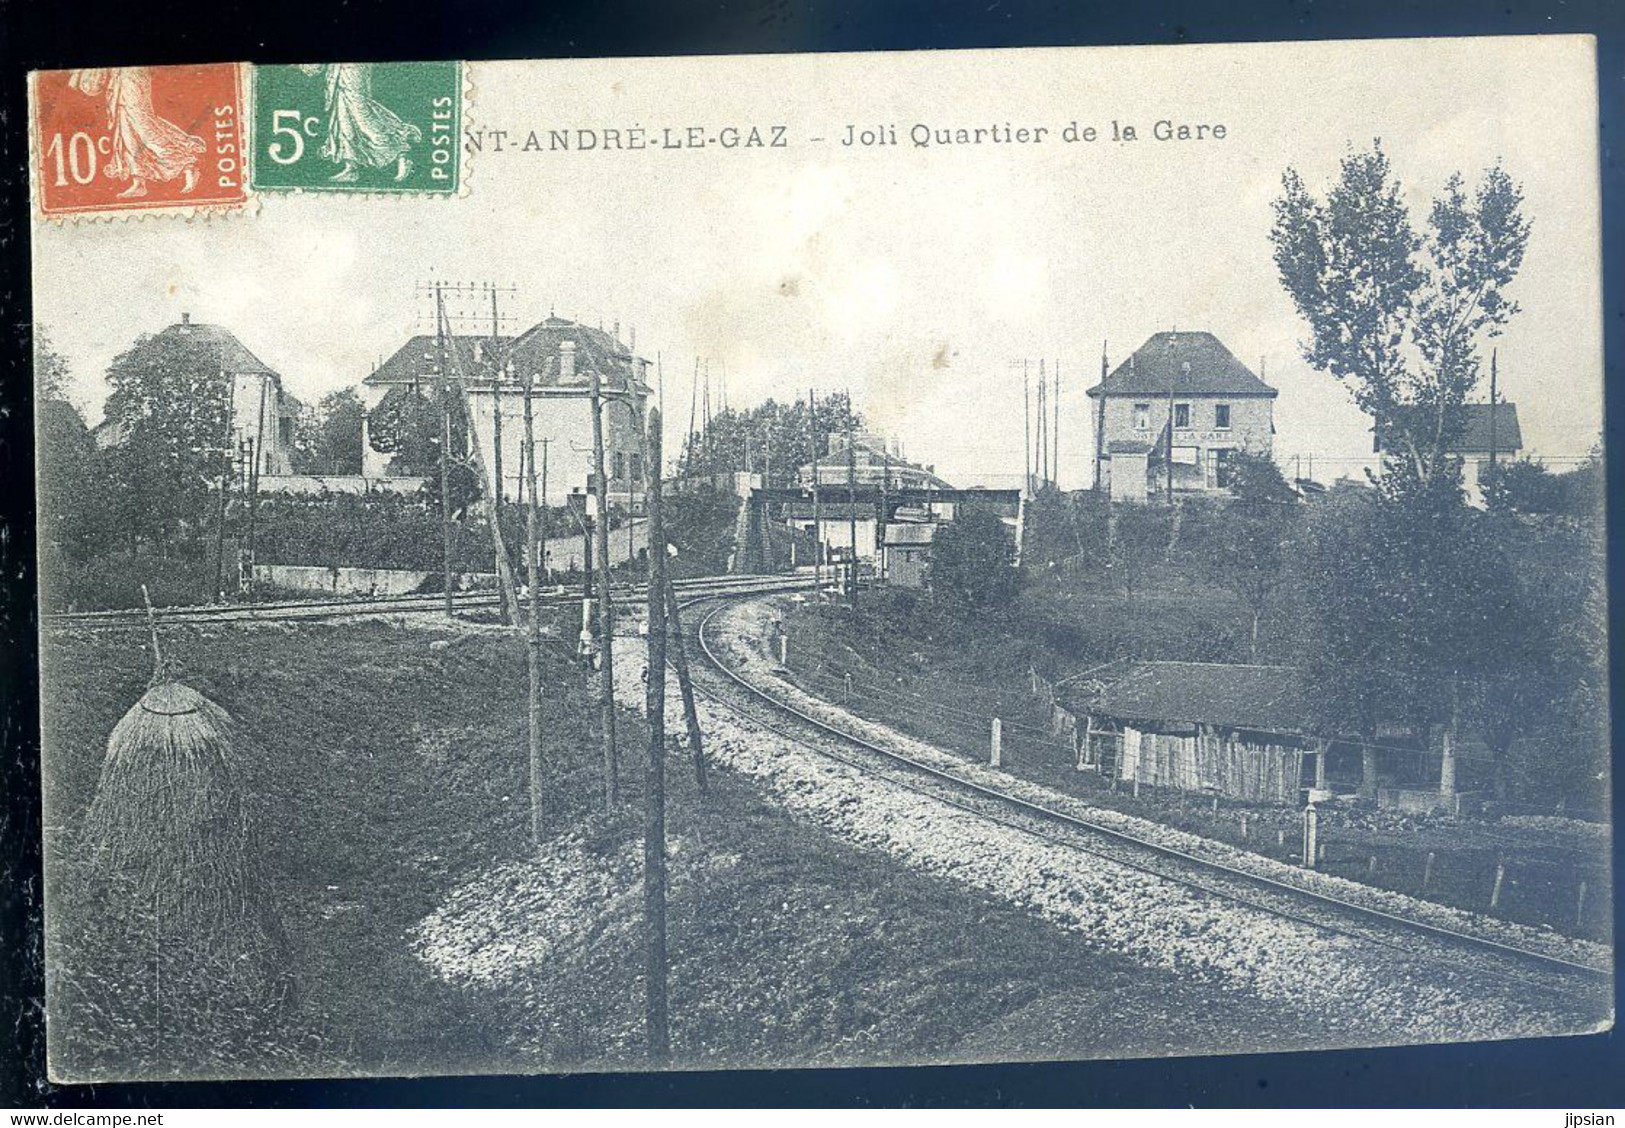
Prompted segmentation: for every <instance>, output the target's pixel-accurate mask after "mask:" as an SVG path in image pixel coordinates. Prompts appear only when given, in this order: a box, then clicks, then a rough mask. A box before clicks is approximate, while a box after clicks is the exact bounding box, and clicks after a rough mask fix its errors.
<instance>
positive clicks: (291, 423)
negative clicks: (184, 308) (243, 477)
mask: <svg viewBox="0 0 1625 1128" xmlns="http://www.w3.org/2000/svg"><path fill="white" fill-rule="evenodd" d="M166 342H185V343H186V344H187V345H189V346H198V347H197V348H196V349H195V351H193V352H192V353H191V355H195V356H198V357H206V358H208V363H210V364H212V366H213V370H214V371H215V373H216V374H217V376H218V379H220V380H221V381H222V382H223V383H227V384H228V385H229V386H228V389H227V402H228V403H229V404H230V407H231V426H230V432H231V433H230V436H229V440H228V441H229V444H230V447H231V449H233V450H236V451H238V452H240V453H241V454H242V455H243V456H244V461H243V466H244V469H245V472H246V469H247V467H248V466H249V465H250V464H249V463H248V461H247V455H248V453H249V452H250V451H252V452H254V462H255V463H257V464H258V468H259V473H261V474H263V475H266V476H272V475H279V474H289V473H292V470H293V465H292V458H293V444H294V430H295V427H296V425H297V422H298V418H299V412H300V410H301V408H302V407H303V405H302V404H301V403H300V402H299V400H298V399H296V398H295V397H294V396H293V394H292V393H291V392H288V391H287V390H286V389H284V388H283V386H282V377H281V375H279V374H278V373H277V372H276V371H275V370H274V369H272V368H271V367H270V365H268V364H266V363H265V362H264V361H263V360H261V359H260V358H259V357H257V356H255V355H254V354H253V353H252V352H250V351H249V350H248V348H247V346H245V345H244V344H243V343H242V342H241V341H240V340H238V339H237V335H236V334H235V333H233V332H232V331H231V330H230V329H227V328H225V327H224V326H220V325H209V324H205V323H203V322H199V321H193V320H192V315H191V314H190V313H183V314H181V319H180V320H179V321H177V322H175V324H173V325H170V326H168V327H166V328H164V329H162V330H160V331H159V332H157V333H155V334H153V335H152V336H151V337H146V338H143V339H142V340H141V341H138V342H137V343H136V345H135V347H134V349H132V350H131V351H132V352H133V353H135V354H140V353H141V352H142V351H143V350H147V349H162V348H163V346H164V345H165V343H166ZM126 434H127V432H126V425H125V423H124V421H122V420H118V419H105V420H103V421H102V422H101V423H100V424H99V425H98V426H97V427H96V428H95V430H94V431H93V432H92V435H93V436H94V438H95V440H96V445H97V446H98V447H100V448H102V449H103V450H106V449H108V448H111V447H117V446H120V445H122V444H123V442H124V440H125V438H126Z"/></svg>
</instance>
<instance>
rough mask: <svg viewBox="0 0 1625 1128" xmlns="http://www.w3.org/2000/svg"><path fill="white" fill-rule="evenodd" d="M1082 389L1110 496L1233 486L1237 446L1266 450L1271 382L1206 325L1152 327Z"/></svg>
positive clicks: (1098, 474) (1141, 497)
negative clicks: (1181, 328)
mask: <svg viewBox="0 0 1625 1128" xmlns="http://www.w3.org/2000/svg"><path fill="white" fill-rule="evenodd" d="M1101 370H1102V373H1101V380H1100V383H1098V384H1096V385H1095V386H1094V387H1092V388H1090V389H1089V390H1088V395H1089V399H1090V406H1091V411H1092V413H1093V416H1094V419H1093V423H1094V436H1095V450H1094V462H1095V488H1096V489H1099V490H1102V491H1104V492H1107V493H1109V494H1110V495H1111V497H1112V499H1113V500H1114V501H1145V500H1146V499H1147V497H1148V496H1156V495H1158V494H1161V493H1164V492H1166V491H1168V490H1169V488H1170V476H1171V478H1172V482H1171V486H1172V490H1173V492H1180V493H1193V492H1194V493H1200V492H1207V491H1215V490H1224V489H1226V488H1228V487H1229V485H1230V467H1231V464H1232V459H1233V458H1234V456H1235V452H1236V451H1238V450H1245V451H1250V452H1252V453H1255V454H1265V455H1267V454H1269V453H1270V452H1271V450H1272V449H1273V447H1274V441H1275V397H1276V395H1277V394H1278V393H1277V392H1276V390H1275V389H1274V388H1272V387H1270V386H1269V385H1268V384H1266V383H1264V381H1263V380H1262V379H1260V378H1259V377H1258V376H1257V375H1256V374H1255V373H1254V372H1253V371H1252V370H1251V369H1250V368H1248V367H1247V366H1246V365H1245V364H1243V363H1242V362H1241V361H1240V360H1238V359H1237V358H1236V356H1235V354H1233V353H1232V352H1231V351H1230V350H1229V349H1227V348H1226V347H1225V346H1224V344H1223V342H1221V341H1220V340H1219V339H1218V338H1217V337H1215V336H1214V335H1213V334H1212V333H1207V332H1201V331H1197V332H1178V331H1169V332H1164V333H1153V334H1152V335H1151V337H1150V339H1149V340H1147V341H1146V342H1145V344H1143V345H1141V346H1140V347H1139V348H1138V349H1136V350H1135V351H1134V352H1133V353H1131V354H1129V357H1128V359H1127V360H1124V361H1123V362H1122V363H1121V364H1119V365H1118V366H1117V367H1116V368H1115V369H1113V370H1112V371H1110V372H1109V373H1108V372H1106V365H1105V362H1104V359H1103V360H1102V364H1101Z"/></svg>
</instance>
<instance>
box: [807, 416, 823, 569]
mask: <svg viewBox="0 0 1625 1128" xmlns="http://www.w3.org/2000/svg"><path fill="white" fill-rule="evenodd" d="M807 452H808V453H809V454H811V455H812V493H813V593H814V594H813V599H814V600H815V601H816V600H818V599H820V598H822V597H823V594H824V514H823V510H822V507H821V506H820V504H819V499H820V491H819V489H818V400H817V398H816V397H815V396H814V395H813V390H812V389H811V388H808V389H807Z"/></svg>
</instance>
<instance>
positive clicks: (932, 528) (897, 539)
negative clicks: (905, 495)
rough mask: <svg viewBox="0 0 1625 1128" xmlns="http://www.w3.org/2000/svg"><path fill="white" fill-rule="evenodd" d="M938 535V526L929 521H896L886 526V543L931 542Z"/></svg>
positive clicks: (909, 543)
mask: <svg viewBox="0 0 1625 1128" xmlns="http://www.w3.org/2000/svg"><path fill="white" fill-rule="evenodd" d="M936 535H937V526H936V525H935V524H931V523H927V522H903V521H899V522H894V523H892V524H890V525H887V526H886V544H888V545H894V544H895V545H911V544H930V543H931V541H932V540H933V539H934V538H935V537H936Z"/></svg>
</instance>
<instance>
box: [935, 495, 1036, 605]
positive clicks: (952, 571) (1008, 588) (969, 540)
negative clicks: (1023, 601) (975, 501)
mask: <svg viewBox="0 0 1625 1128" xmlns="http://www.w3.org/2000/svg"><path fill="white" fill-rule="evenodd" d="M1015 561H1016V545H1015V538H1014V537H1013V536H1011V533H1010V530H1009V529H1007V528H1006V527H1005V524H1004V521H1003V519H1002V518H1000V517H999V515H998V514H997V513H995V512H994V511H993V510H991V509H988V508H986V507H984V506H968V507H966V508H964V509H963V510H961V512H960V514H959V516H958V518H957V519H956V520H954V521H951V522H948V523H947V524H944V525H941V526H939V527H938V528H937V534H936V539H935V540H934V541H933V542H932V545H931V590H932V592H933V593H934V594H935V595H936V596H937V597H938V598H941V599H945V600H949V601H951V602H954V603H957V604H959V605H961V606H963V607H966V608H970V609H975V610H981V609H983V608H989V607H998V606H1002V605H1004V604H1006V603H1009V602H1010V600H1011V599H1012V598H1014V597H1015V594H1016V588H1017V575H1016V569H1015Z"/></svg>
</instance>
